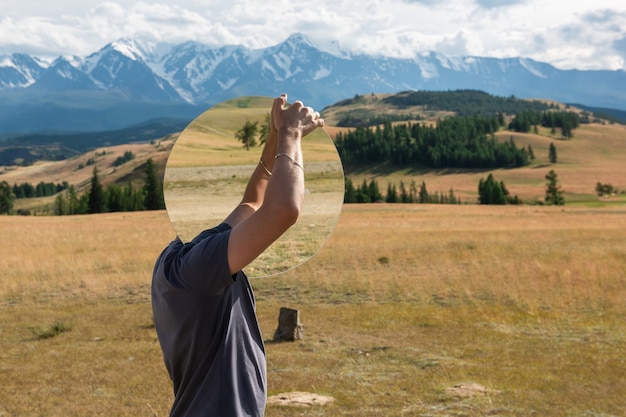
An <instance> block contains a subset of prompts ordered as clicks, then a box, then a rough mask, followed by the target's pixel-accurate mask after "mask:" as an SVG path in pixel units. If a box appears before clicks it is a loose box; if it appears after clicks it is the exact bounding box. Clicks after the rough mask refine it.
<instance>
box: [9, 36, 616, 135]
mask: <svg viewBox="0 0 626 417" xmlns="http://www.w3.org/2000/svg"><path fill="white" fill-rule="evenodd" d="M623 86H626V72H625V71H621V70H618V71H610V70H591V71H582V70H560V69H557V68H555V67H554V66H552V65H550V64H547V63H542V62H537V61H534V60H531V59H527V58H508V59H499V58H485V57H473V56H462V57H459V56H447V55H443V54H440V53H436V52H430V53H420V54H416V55H415V56H414V57H413V58H410V59H404V58H403V59H401V58H389V57H380V56H378V57H377V56H367V55H356V54H351V53H347V52H344V51H341V50H340V49H339V48H336V49H333V50H330V49H328V48H327V49H324V48H320V47H317V46H315V45H314V44H313V43H312V42H311V41H310V40H309V39H307V38H306V37H305V36H304V35H302V34H293V35H291V36H289V37H288V38H287V39H286V40H285V41H284V42H282V43H280V44H278V45H275V46H271V47H268V48H264V49H254V50H253V49H248V48H246V47H243V46H222V47H210V46H207V45H205V44H201V43H198V42H185V43H181V44H166V43H158V44H152V43H146V42H141V41H139V40H135V39H126V38H125V39H120V40H118V41H115V42H112V43H110V44H108V45H106V46H104V47H103V48H102V49H100V50H99V51H97V52H94V53H92V54H90V55H88V56H86V57H78V56H60V57H58V58H57V59H55V60H54V61H52V62H48V61H45V60H43V59H41V58H38V57H35V56H30V55H28V54H24V53H14V54H11V55H4V56H0V134H4V136H5V137H6V136H7V134H8V133H18V134H26V133H32V132H46V133H51V132H55V133H59V132H61V133H72V132H96V131H105V130H114V129H122V128H126V127H128V126H132V125H136V124H141V123H146V122H148V121H150V120H153V119H157V118H163V117H167V118H168V119H170V120H171V119H180V120H181V121H184V120H187V121H190V120H192V119H193V118H194V117H196V116H197V115H198V114H200V113H201V112H202V111H204V110H206V109H208V108H210V107H211V106H212V105H215V104H217V103H220V102H222V101H224V100H227V99H230V98H233V97H237V96H242V95H246V96H249V95H262V96H276V95H278V94H280V93H282V92H287V93H288V94H289V97H290V99H298V100H302V101H303V102H304V103H305V104H307V105H312V106H314V107H316V108H318V109H321V108H323V107H325V106H328V105H331V104H333V103H335V102H337V101H339V100H342V99H346V98H350V97H353V96H355V95H357V94H368V93H396V92H400V91H406V90H437V91H441V90H455V89H476V90H482V91H485V92H487V93H490V94H493V95H497V96H506V97H508V96H511V95H513V96H516V97H518V98H542V99H552V100H556V101H560V102H564V103H576V104H584V105H586V106H590V107H596V108H605V109H618V110H626V89H624V88H623ZM0 140H1V139H0Z"/></svg>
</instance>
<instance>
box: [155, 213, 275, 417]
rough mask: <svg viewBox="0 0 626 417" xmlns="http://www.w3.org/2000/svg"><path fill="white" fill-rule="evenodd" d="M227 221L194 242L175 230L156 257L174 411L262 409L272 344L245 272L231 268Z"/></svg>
mask: <svg viewBox="0 0 626 417" xmlns="http://www.w3.org/2000/svg"><path fill="white" fill-rule="evenodd" d="M230 230H231V228H230V226H228V225H227V224H225V223H223V224H220V225H219V226H217V227H215V228H213V229H210V230H205V231H204V232H202V233H200V234H199V235H198V236H197V237H196V238H195V239H193V240H192V241H191V242H189V243H186V244H183V243H182V242H181V241H180V239H178V238H176V240H173V241H172V242H170V244H169V245H168V246H167V247H166V248H165V250H164V251H163V252H162V253H161V255H160V256H159V258H158V259H157V262H156V265H155V267H154V273H153V278H152V310H153V314H154V323H155V326H156V331H157V335H158V338H159V342H160V344H161V349H162V351H163V358H164V360H165V366H166V368H167V370H168V372H169V375H170V378H171V379H172V382H173V384H174V395H175V398H174V404H173V406H172V411H171V414H170V415H171V416H176V417H179V416H188V417H200V416H206V417H209V416H216V417H231V416H233V417H238V416H262V415H263V414H264V411H265V398H266V388H267V384H266V361H265V348H264V345H263V339H262V337H261V331H260V329H259V325H258V321H257V317H256V311H255V299H254V294H253V292H252V288H251V286H250V283H249V282H248V278H247V277H246V275H245V274H244V273H243V272H241V271H240V272H238V273H237V274H236V275H231V274H230V269H229V266H228V238H229V236H230Z"/></svg>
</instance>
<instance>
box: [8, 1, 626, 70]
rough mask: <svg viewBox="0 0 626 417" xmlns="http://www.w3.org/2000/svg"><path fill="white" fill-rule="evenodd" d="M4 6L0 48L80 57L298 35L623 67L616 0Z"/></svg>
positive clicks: (622, 15)
mask: <svg viewBox="0 0 626 417" xmlns="http://www.w3.org/2000/svg"><path fill="white" fill-rule="evenodd" d="M33 3H34V4H33ZM33 6H35V7H33ZM3 10H4V11H2V12H0V53H7V52H17V51H19V52H22V51H23V52H30V53H34V54H37V55H40V56H41V55H50V56H56V55H59V54H77V55H86V54H88V53H91V52H94V51H96V50H97V49H99V48H101V47H102V46H104V45H105V44H106V43H108V42H112V41H114V40H116V39H119V38H121V37H133V38H138V39H142V40H148V41H166V42H173V43H174V42H183V41H186V40H196V41H199V42H203V43H207V44H209V45H212V46H216V45H224V44H243V45H245V46H247V47H250V48H261V47H267V46H270V45H274V44H276V43H279V42H281V41H283V40H284V39H285V38H286V37H287V36H289V35H290V34H291V33H294V32H302V33H304V34H306V35H307V36H309V37H310V38H311V39H312V40H313V41H314V43H316V44H319V45H325V44H330V43H331V42H333V41H336V43H337V44H339V45H340V47H341V48H342V49H344V50H347V51H350V52H353V53H368V54H380V55H391V56H404V57H407V56H414V55H415V54H417V53H420V52H426V51H436V52H442V53H446V54H453V55H475V56H493V57H515V56H523V57H529V58H533V59H536V60H540V61H545V62H550V63H552V64H554V65H556V66H558V67H560V68H580V69H591V68H609V69H618V68H621V69H626V64H625V55H626V51H624V39H626V4H623V2H616V1H614V0H594V2H571V1H569V0H551V1H546V0H436V1H435V0H342V1H337V0H318V1H317V2H310V1H302V0H290V1H289V0H275V1H268V0H212V1H208V0H180V1H178V2H176V4H167V3H166V2H165V1H164V0H143V1H141V2H135V1H131V0H109V1H87V0H57V1H55V2H49V1H43V0H31V1H29V2H15V3H12V5H11V7H10V8H4V9H3ZM6 10H10V11H8V12H7V11H6ZM33 10H34V11H33Z"/></svg>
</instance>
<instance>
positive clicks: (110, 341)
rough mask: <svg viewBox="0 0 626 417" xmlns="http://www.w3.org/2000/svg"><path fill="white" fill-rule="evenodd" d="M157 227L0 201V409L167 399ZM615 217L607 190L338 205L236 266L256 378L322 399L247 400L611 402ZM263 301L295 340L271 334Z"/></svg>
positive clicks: (616, 382)
mask: <svg viewBox="0 0 626 417" xmlns="http://www.w3.org/2000/svg"><path fill="white" fill-rule="evenodd" d="M173 235H174V232H173V229H172V226H171V225H170V223H169V221H168V216H167V214H166V213H165V212H142V213H118V214H103V215H91V216H73V217H7V216H0V241H1V242H2V244H1V245H2V246H1V252H2V256H1V257H0V271H1V277H0V279H1V282H2V286H1V287H0V378H1V379H2V390H0V416H3V417H7V416H11V417H17V416H20V417H22V416H64V417H71V416H77V417H78V416H80V417H83V416H165V415H167V412H168V408H169V406H170V404H171V400H172V392H171V385H170V382H169V380H168V378H167V374H166V372H165V368H164V366H163V363H162V361H161V354H160V350H159V346H158V342H157V339H156V335H155V331H154V328H153V322H152V315H151V307H150V300H149V297H150V296H149V285H150V277H151V270H152V265H153V262H154V260H155V258H156V256H157V255H158V253H159V252H160V250H161V249H162V247H163V246H164V245H165V244H166V243H167V242H168V241H169V240H170V239H171V238H172V237H173ZM624 236H626V208H625V207H624V206H621V207H617V206H614V207H605V208H584V207H567V206H566V207H529V206H521V207H510V206H508V207H483V206H466V205H462V206H431V205H410V206H409V205H385V204H376V205H349V206H346V207H344V210H343V212H342V215H341V219H340V221H339V223H338V226H337V228H336V230H335V233H334V234H333V235H332V237H331V239H330V240H329V242H328V243H327V245H326V246H325V247H324V248H323V249H322V250H321V251H320V252H319V253H318V254H317V256H315V257H313V258H312V259H311V260H309V261H308V262H307V263H305V264H304V265H301V266H300V267H298V268H297V269H294V270H291V271H289V272H286V273H284V274H281V275H278V276H275V277H271V278H262V279H254V280H253V286H254V288H255V292H256V295H257V309H258V315H259V320H260V324H261V328H262V331H263V333H264V335H265V338H266V340H267V343H266V348H267V354H268V382H269V394H270V395H275V394H279V393H285V392H292V391H307V392H314V393H319V394H323V395H327V396H331V397H333V398H334V401H333V402H332V403H330V404H327V405H324V406H313V407H284V406H278V405H271V406H268V408H267V411H266V415H267V416H268V417H279V416H281V417H282V416H372V417H373V416H485V415H490V416H529V415H536V416H572V417H578V416H580V417H589V416H602V417H608V416H624V415H626V403H625V402H624V398H626V362H625V359H624V346H625V343H626V320H625V319H626V306H625V305H624V302H623V300H625V299H626V240H625V239H624ZM281 306H287V307H291V308H297V309H299V310H300V311H301V320H302V322H303V325H304V326H305V334H304V339H303V340H301V341H296V342H293V343H272V342H271V338H272V335H273V332H274V330H275V328H276V325H277V318H278V310H279V308H280V307H281ZM471 384H475V385H471ZM455 387H456V388H455ZM462 387H468V388H470V389H465V390H462V389H460V388H462ZM472 387H473V388H474V389H471V388H472Z"/></svg>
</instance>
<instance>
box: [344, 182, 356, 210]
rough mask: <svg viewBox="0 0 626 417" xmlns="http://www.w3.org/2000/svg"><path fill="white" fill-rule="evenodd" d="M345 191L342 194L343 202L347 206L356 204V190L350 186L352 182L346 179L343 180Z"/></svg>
mask: <svg viewBox="0 0 626 417" xmlns="http://www.w3.org/2000/svg"><path fill="white" fill-rule="evenodd" d="M345 183H346V185H345V187H346V189H345V191H344V193H343V202H344V203H347V204H351V203H356V190H355V189H354V185H353V184H352V180H351V179H350V178H348V177H346V179H345Z"/></svg>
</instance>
